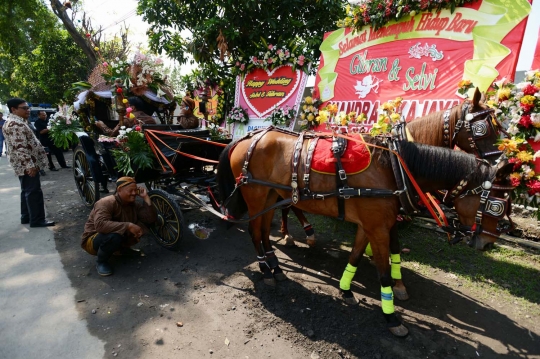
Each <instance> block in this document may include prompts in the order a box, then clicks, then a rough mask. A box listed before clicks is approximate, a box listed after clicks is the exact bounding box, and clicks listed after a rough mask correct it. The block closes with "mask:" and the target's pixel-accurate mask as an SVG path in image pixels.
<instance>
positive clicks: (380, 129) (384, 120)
mask: <svg viewBox="0 0 540 359" xmlns="http://www.w3.org/2000/svg"><path fill="white" fill-rule="evenodd" d="M402 103H403V99H402V98H401V97H397V98H396V99H395V100H393V101H388V102H385V103H383V104H382V105H381V113H380V114H379V117H378V119H377V122H376V123H374V124H373V127H371V131H370V134H371V135H372V136H378V135H387V134H389V133H390V132H391V131H392V126H393V125H394V124H396V123H397V122H398V121H399V120H400V119H401V113H400V110H401V105H402Z"/></svg>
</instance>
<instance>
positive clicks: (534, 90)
mask: <svg viewBox="0 0 540 359" xmlns="http://www.w3.org/2000/svg"><path fill="white" fill-rule="evenodd" d="M538 91H539V89H538V88H537V87H536V86H534V85H533V84H528V85H527V87H525V88H524V89H523V94H525V95H534V94H535V93H537V92H538Z"/></svg>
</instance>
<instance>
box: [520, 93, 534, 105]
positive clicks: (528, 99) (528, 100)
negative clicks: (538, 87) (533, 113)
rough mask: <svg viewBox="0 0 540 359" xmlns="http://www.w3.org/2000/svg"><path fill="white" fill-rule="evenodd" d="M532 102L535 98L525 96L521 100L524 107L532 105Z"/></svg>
mask: <svg viewBox="0 0 540 359" xmlns="http://www.w3.org/2000/svg"><path fill="white" fill-rule="evenodd" d="M534 100H536V97H534V96H532V95H525V96H523V97H522V98H521V101H520V102H521V103H522V104H524V105H529V106H530V105H534Z"/></svg>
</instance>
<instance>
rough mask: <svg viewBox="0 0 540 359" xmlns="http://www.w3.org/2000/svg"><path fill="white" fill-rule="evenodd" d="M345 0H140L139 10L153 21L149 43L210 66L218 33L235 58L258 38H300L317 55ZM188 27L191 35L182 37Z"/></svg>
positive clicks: (216, 57)
mask: <svg viewBox="0 0 540 359" xmlns="http://www.w3.org/2000/svg"><path fill="white" fill-rule="evenodd" d="M345 4H346V1H343V0H273V1H270V2H264V1H263V2H261V1H254V0H205V1H200V0H187V1H184V0H183V1H178V0H141V1H139V5H138V11H139V13H140V14H142V15H143V18H144V19H145V20H146V21H147V22H148V23H149V24H150V25H151V28H150V31H149V39H150V40H149V41H150V44H149V45H150V47H151V49H153V50H154V51H158V52H160V53H161V52H162V51H165V52H166V53H167V54H168V55H169V56H171V57H172V58H174V59H176V60H178V61H179V62H180V63H185V62H186V61H187V60H188V56H186V55H187V54H190V55H192V56H193V58H194V59H195V61H197V62H199V63H202V64H209V63H212V62H214V63H215V62H217V61H216V60H219V57H220V53H219V45H218V40H217V39H218V37H219V36H220V33H221V34H222V35H223V37H224V41H225V43H226V45H227V51H228V52H229V53H230V54H232V55H233V57H234V56H239V55H240V53H241V52H243V53H249V52H250V51H255V50H256V47H257V44H258V43H259V42H260V40H261V38H263V39H265V40H266V42H267V43H271V44H276V43H278V41H279V40H280V39H282V40H283V42H284V43H287V42H289V41H290V40H291V39H295V38H299V39H302V41H304V42H305V43H306V44H307V45H308V51H309V53H308V54H306V55H307V56H309V57H311V58H314V59H318V58H319V56H320V52H319V46H320V44H321V42H322V39H323V35H324V33H325V32H327V31H330V30H333V29H335V27H336V25H335V24H336V21H337V20H339V19H340V18H342V17H344V15H345V11H344V5H345ZM184 30H188V31H189V32H191V34H192V37H190V38H183V37H182V36H181V32H182V31H184Z"/></svg>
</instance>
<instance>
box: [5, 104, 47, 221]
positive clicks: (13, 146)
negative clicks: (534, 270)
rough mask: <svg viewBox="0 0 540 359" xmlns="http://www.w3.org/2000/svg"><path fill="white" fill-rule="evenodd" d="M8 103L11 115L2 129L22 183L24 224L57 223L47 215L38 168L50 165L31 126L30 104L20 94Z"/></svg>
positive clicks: (22, 217)
mask: <svg viewBox="0 0 540 359" xmlns="http://www.w3.org/2000/svg"><path fill="white" fill-rule="evenodd" d="M7 106H8V108H9V115H8V117H7V121H6V123H5V124H4V127H3V128H2V130H3V132H4V138H5V140H6V147H7V150H8V152H9V154H10V156H9V162H10V164H11V167H13V170H14V171H15V174H16V175H17V176H19V182H20V183H21V224H27V223H30V227H48V226H54V222H52V221H47V220H46V219H45V204H44V202H43V192H42V191H41V182H40V180H39V171H40V169H43V168H45V166H47V155H46V154H45V149H44V148H43V146H42V145H41V143H39V141H38V139H37V138H36V135H35V134H34V131H32V130H31V129H30V127H29V126H28V121H27V120H28V117H29V116H30V107H29V106H28V103H26V101H25V100H23V99H21V98H12V99H10V100H8V101H7Z"/></svg>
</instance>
